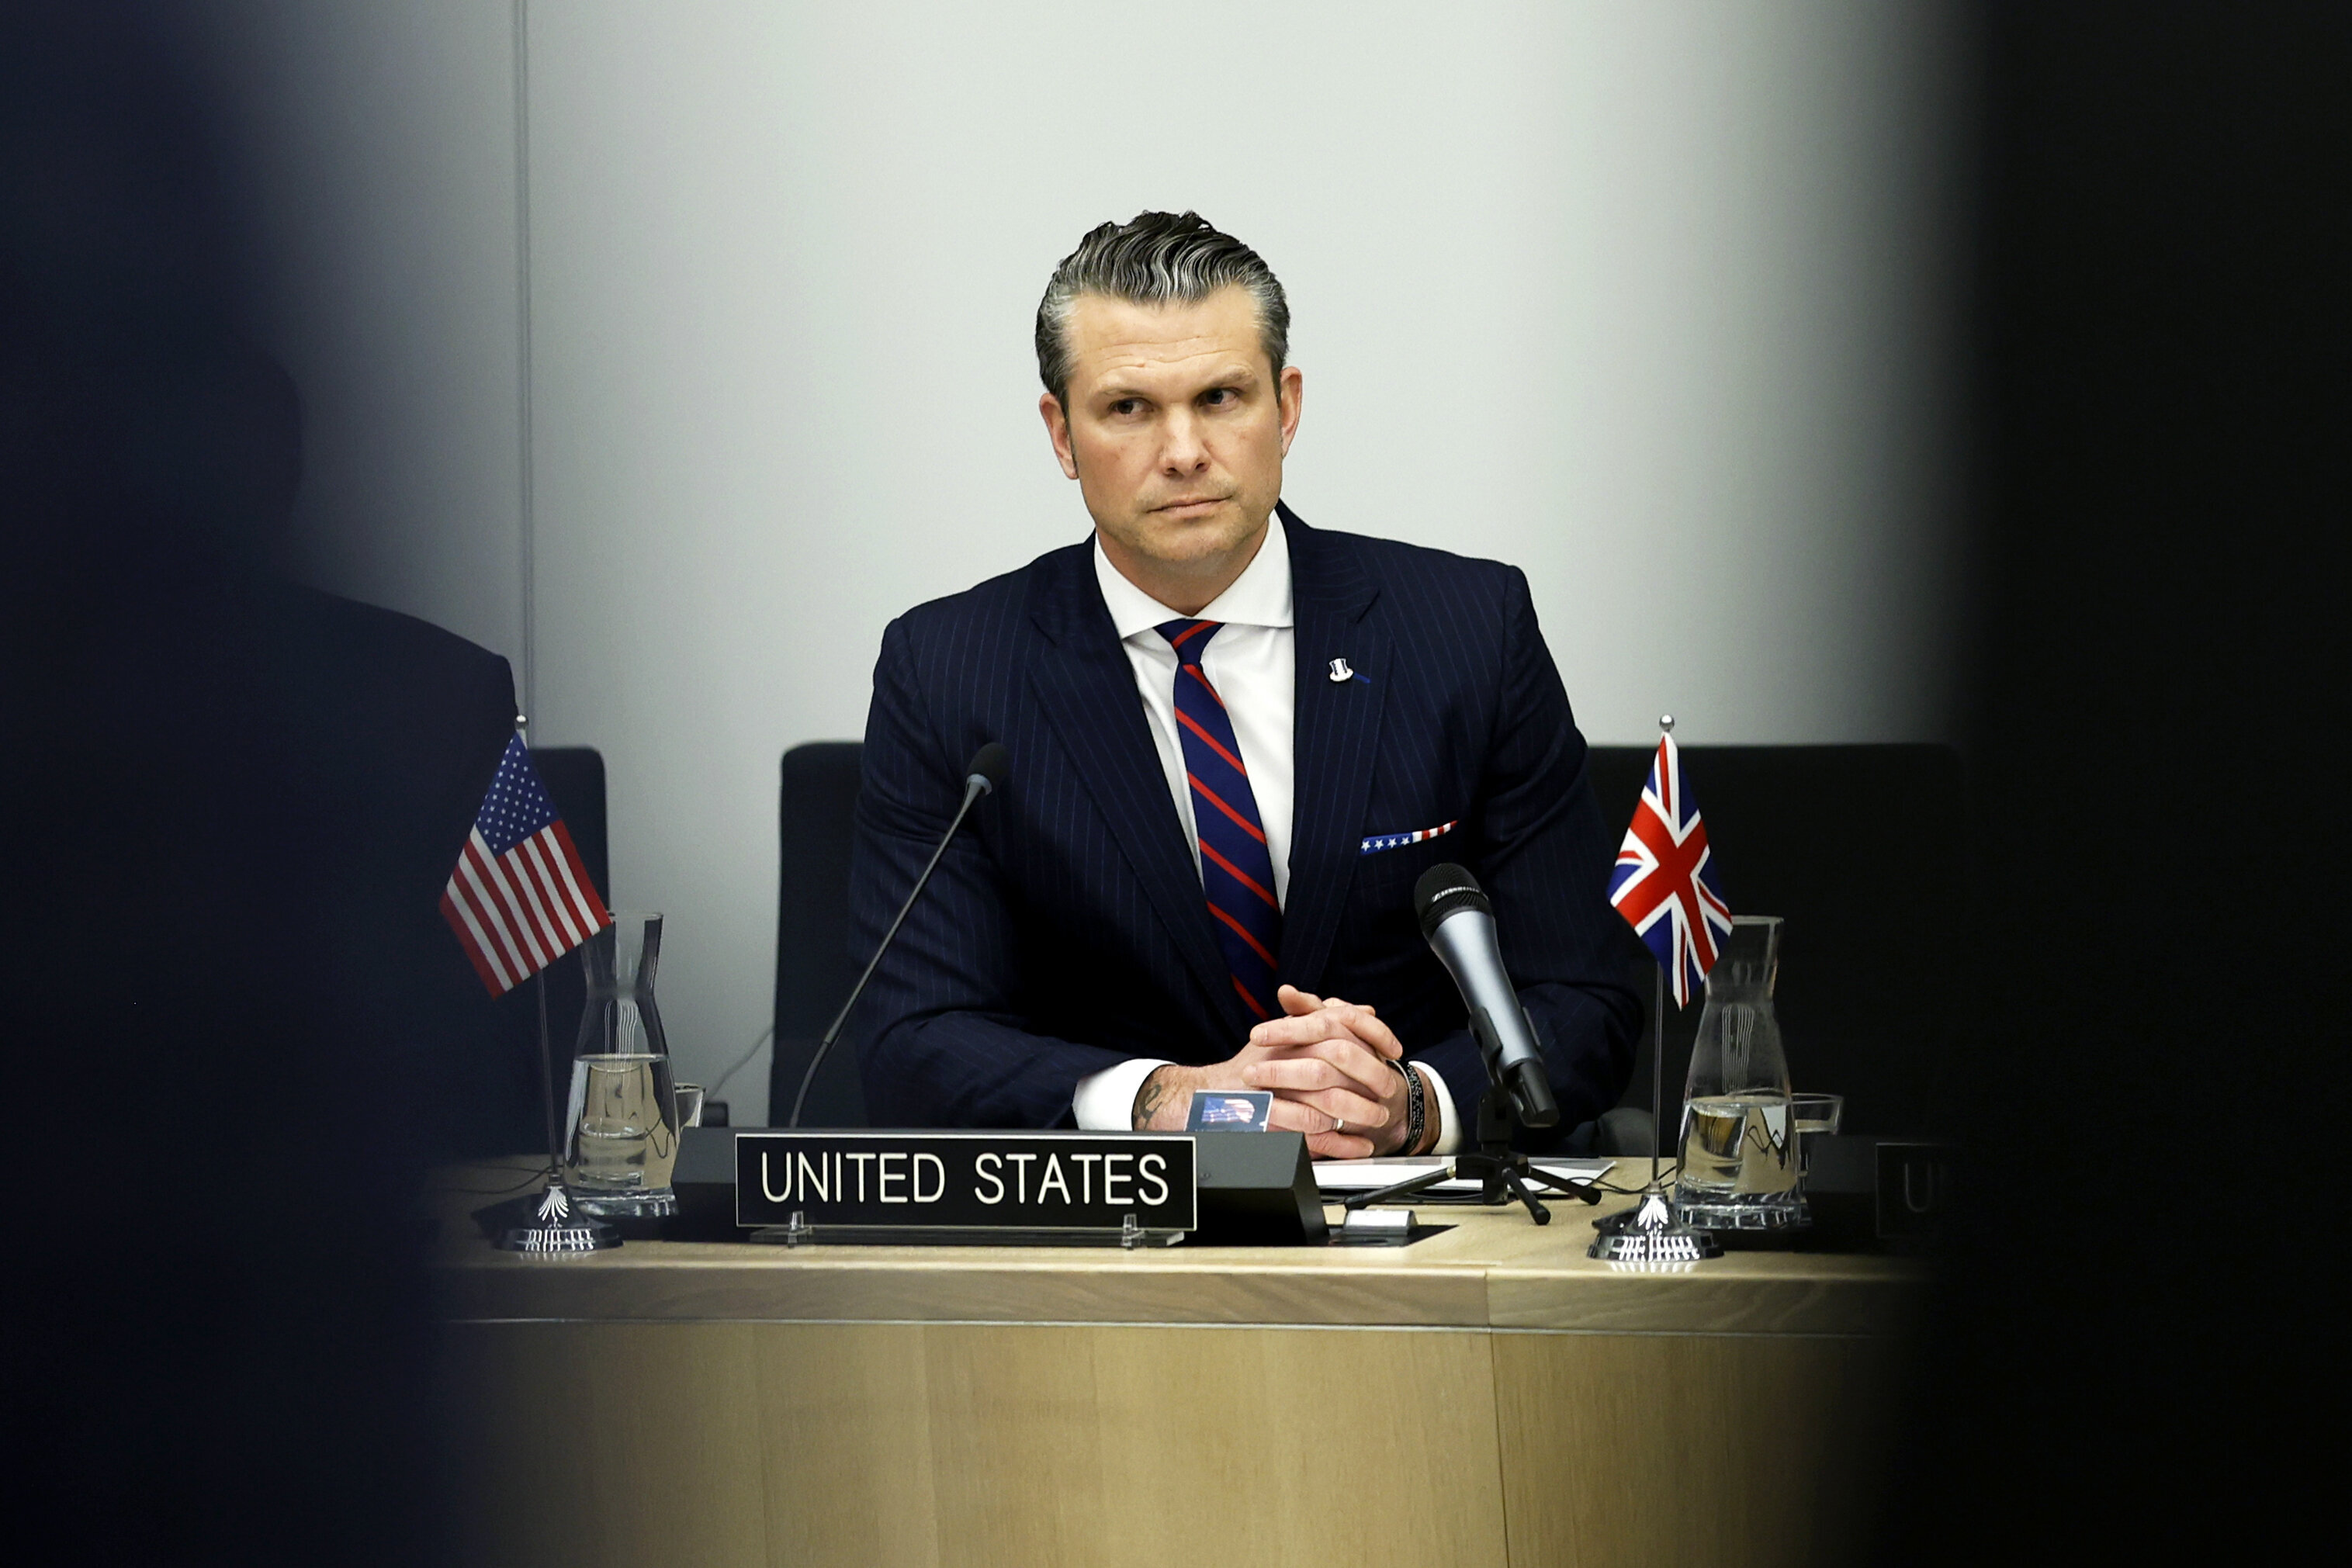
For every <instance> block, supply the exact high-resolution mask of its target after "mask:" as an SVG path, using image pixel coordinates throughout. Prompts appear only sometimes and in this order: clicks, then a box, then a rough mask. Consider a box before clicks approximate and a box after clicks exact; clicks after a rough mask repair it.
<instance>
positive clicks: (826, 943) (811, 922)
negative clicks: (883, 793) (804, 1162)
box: [768, 740, 866, 1127]
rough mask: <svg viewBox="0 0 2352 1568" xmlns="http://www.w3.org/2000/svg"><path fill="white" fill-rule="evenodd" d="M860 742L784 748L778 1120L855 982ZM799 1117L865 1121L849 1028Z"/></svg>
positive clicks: (771, 1111) (847, 1123) (771, 1103)
mask: <svg viewBox="0 0 2352 1568" xmlns="http://www.w3.org/2000/svg"><path fill="white" fill-rule="evenodd" d="M863 750H864V746H863V744H862V743H861V742H858V741H855V740H820V741H813V742H811V743H810V744H808V745H806V746H795V747H793V748H792V749H791V750H790V751H787V752H785V753H784V760H783V768H782V782H781V788H780V789H778V791H777V799H776V841H777V843H778V845H779V854H778V865H777V876H776V1012H775V1019H776V1035H775V1051H774V1053H773V1055H772V1056H771V1057H770V1059H769V1061H770V1065H769V1070H768V1120H769V1122H770V1123H771V1124H773V1125H776V1126H782V1124H783V1123H784V1120H785V1118H786V1117H788V1116H790V1115H791V1114H792V1110H793V1095H794V1094H796V1093H798V1092H800V1086H801V1075H802V1074H803V1072H805V1071H807V1070H808V1064H809V1058H810V1056H811V1055H812V1054H813V1053H814V1051H815V1050H816V1042H817V1041H818V1040H820V1039H821V1038H823V1036H824V1031H825V1028H826V1026H827V1025H829V1024H831V1023H832V1022H833V1015H834V1014H835V1013H836V1012H838V1011H840V1010H841V1004H842V1003H843V1002H845V1001H846V1000H848V999H849V988H850V987H852V986H854V985H856V983H857V969H858V965H857V962H856V959H855V958H853V957H852V956H851V955H850V950H849V846H850V841H851V839H852V837H853V831H852V825H851V819H852V817H853V815H854V814H855V812H856V809H857V759H858V756H859V753H860V752H861V751H863ZM801 1124H802V1125H803V1126H807V1127H862V1126H865V1125H866V1091H865V1089H864V1087H863V1086H862V1085H861V1084H860V1083H859V1082H858V1077H857V1045H856V1040H854V1039H852V1038H850V1037H849V1036H847V1035H845V1036H843V1037H842V1039H841V1040H839V1041H838V1042H837V1043H835V1046H834V1048H833V1051H832V1053H831V1054H830V1055H828V1056H827V1057H826V1058H825V1061H824V1066H823V1067H821V1068H819V1069H818V1070H817V1075H816V1082H814V1083H812V1084H810V1085H809V1094H808V1103H807V1106H806V1107H805V1109H803V1111H802V1113H801Z"/></svg>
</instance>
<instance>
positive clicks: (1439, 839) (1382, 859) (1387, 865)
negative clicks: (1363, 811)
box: [1356, 827, 1467, 904]
mask: <svg viewBox="0 0 2352 1568" xmlns="http://www.w3.org/2000/svg"><path fill="white" fill-rule="evenodd" d="M1395 839H1402V840H1403V841H1402V842H1393V841H1391V840H1395ZM1365 843H1366V844H1367V845H1369V846H1370V847H1369V848H1366V849H1364V850H1362V851H1361V852H1360V853H1359V854H1358V855H1357V857H1356V897H1357V898H1358V899H1359V900H1360V901H1363V902H1366V903H1370V904H1391V903H1401V904H1410V903H1411V902H1412V884H1413V883H1416V882H1419V881H1420V880H1421V876H1422V873H1423V872H1425V871H1427V870H1428V869H1429V868H1430V867H1431V866H1433V865H1442V864H1444V862H1447V861H1458V860H1460V859H1461V858H1462V856H1463V854H1464V853H1465V852H1466V850H1467V845H1466V844H1465V842H1464V841H1463V835H1462V831H1461V829H1460V828H1459V827H1455V828H1454V829H1452V830H1451V831H1446V832H1441V833H1436V834H1433V835H1431V836H1429V837H1426V838H1422V839H1419V840H1418V841H1416V840H1414V839H1413V838H1412V837H1411V835H1410V834H1389V835H1383V836H1382V837H1380V838H1371V839H1367V840H1366V841H1365Z"/></svg>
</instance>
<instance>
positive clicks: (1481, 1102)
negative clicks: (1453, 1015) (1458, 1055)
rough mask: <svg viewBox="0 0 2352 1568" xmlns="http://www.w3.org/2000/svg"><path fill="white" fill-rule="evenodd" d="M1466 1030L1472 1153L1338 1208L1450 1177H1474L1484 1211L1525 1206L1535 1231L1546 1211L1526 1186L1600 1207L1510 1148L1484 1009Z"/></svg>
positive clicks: (1509, 1113)
mask: <svg viewBox="0 0 2352 1568" xmlns="http://www.w3.org/2000/svg"><path fill="white" fill-rule="evenodd" d="M1470 1030H1471V1033H1472V1034H1474V1035H1475V1036H1476V1037H1477V1040H1478V1055H1479V1058H1480V1059H1481V1060H1482V1061H1485V1062H1486V1092H1485V1093H1484V1094H1482V1095H1480V1096H1479V1097H1478V1150H1477V1152H1476V1153H1475V1154H1468V1155H1454V1158H1452V1159H1451V1160H1448V1161H1446V1162H1445V1163H1444V1164H1443V1165H1441V1166H1438V1167H1437V1169H1435V1170H1433V1171H1426V1172H1423V1174H1422V1175H1420V1176H1408V1177H1406V1178H1405V1179H1404V1180H1402V1181H1401V1182H1398V1183H1397V1184H1395V1185H1394V1186H1384V1187H1380V1188H1377V1189H1376V1190H1374V1191H1371V1192H1360V1193H1358V1194H1356V1195H1355V1196H1354V1197H1350V1198H1349V1199H1348V1200H1347V1202H1346V1203H1344V1204H1343V1205H1341V1207H1345V1208H1349V1209H1359V1208H1369V1207H1371V1206H1372V1205H1373V1204H1376V1203H1388V1202H1390V1201H1391V1200H1393V1199H1396V1198H1400V1197H1411V1196H1412V1194H1414V1193H1417V1192H1424V1191H1426V1190H1428V1189H1429V1188H1430V1187H1433V1186H1436V1185H1437V1184H1438V1183H1439V1182H1442V1181H1447V1180H1451V1179H1452V1178H1454V1177H1455V1176H1476V1177H1477V1178H1478V1184H1479V1186H1478V1201H1479V1202H1480V1203H1482V1204H1485V1205H1486V1207H1489V1208H1494V1207H1500V1206H1501V1205H1503V1204H1506V1203H1523V1204H1525V1205H1527V1207H1528V1218H1530V1219H1533V1220H1534V1221H1535V1222H1536V1223H1537V1224H1538V1225H1549V1224H1550V1223H1551V1210H1550V1209H1549V1208H1547V1207H1545V1206H1544V1204H1543V1201H1542V1199H1540V1198H1538V1197H1536V1195H1535V1190H1534V1189H1533V1188H1532V1187H1530V1186H1528V1183H1530V1182H1540V1183H1542V1184H1543V1185H1544V1186H1547V1187H1549V1188H1551V1189H1553V1190H1554V1191H1556V1192H1560V1193H1565V1194H1567V1195H1568V1196H1569V1197H1575V1198H1581V1199H1582V1200H1583V1201H1585V1202H1586V1203H1599V1202H1600V1201H1601V1195H1600V1194H1599V1193H1597V1192H1594V1191H1592V1190H1591V1189H1590V1188H1589V1187H1585V1186H1578V1185H1577V1184H1576V1183H1574V1182H1571V1181H1570V1180H1568V1179H1567V1178H1566V1177H1564V1176H1554V1175H1552V1174H1551V1172H1549V1171H1548V1170H1543V1169H1539V1168H1538V1166H1536V1165H1535V1164H1534V1163H1533V1162H1532V1161H1530V1160H1529V1159H1528V1156H1527V1155H1523V1154H1521V1153H1520V1152H1519V1151H1518V1150H1517V1149H1515V1148H1513V1147H1511V1129H1512V1127H1513V1126H1514V1125H1516V1124H1517V1122H1518V1120H1519V1102H1518V1096H1517V1094H1516V1093H1514V1092H1513V1091H1512V1089H1511V1086H1510V1084H1509V1083H1508V1082H1506V1080H1505V1079H1504V1076H1503V1072H1502V1061H1503V1042H1502V1041H1501V1040H1498V1039H1496V1035H1495V1026H1494V1025H1493V1023H1492V1022H1490V1021H1489V1020H1488V1019H1487V1017H1486V1009H1484V1008H1480V1009H1478V1010H1477V1011H1476V1012H1475V1013H1473V1014H1472V1015H1471V1018H1470Z"/></svg>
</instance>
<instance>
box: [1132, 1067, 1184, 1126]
mask: <svg viewBox="0 0 2352 1568" xmlns="http://www.w3.org/2000/svg"><path fill="white" fill-rule="evenodd" d="M1167 1072H1168V1070H1167V1069H1166V1068H1164V1067H1155V1068H1153V1069H1152V1070H1151V1076H1150V1077H1149V1078H1147V1079H1145V1080H1144V1081H1143V1087H1142V1088H1140V1089H1139V1090H1137V1091H1136V1092H1135V1116H1134V1121H1135V1125H1136V1127H1137V1129H1138V1130H1141V1129H1142V1128H1144V1127H1148V1126H1150V1124H1151V1118H1152V1117H1154V1116H1156V1115H1158V1114H1159V1113H1160V1107H1161V1106H1162V1105H1165V1104H1166V1103H1168V1097H1169V1095H1171V1094H1172V1093H1174V1092H1175V1091H1174V1090H1172V1089H1171V1088H1170V1087H1169V1086H1168V1084H1167V1082H1165V1079H1166V1075H1167Z"/></svg>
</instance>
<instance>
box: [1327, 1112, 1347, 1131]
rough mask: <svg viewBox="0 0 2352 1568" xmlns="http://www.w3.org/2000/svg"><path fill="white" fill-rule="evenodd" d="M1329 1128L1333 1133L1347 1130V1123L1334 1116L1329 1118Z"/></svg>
mask: <svg viewBox="0 0 2352 1568" xmlns="http://www.w3.org/2000/svg"><path fill="white" fill-rule="evenodd" d="M1331 1130H1332V1131H1333V1132H1335V1133H1344V1132H1346V1131H1347V1130H1348V1124H1347V1123H1345V1122H1342V1121H1341V1120H1339V1117H1337V1116H1334V1117H1332V1118H1331Z"/></svg>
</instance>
